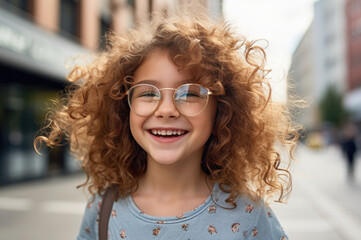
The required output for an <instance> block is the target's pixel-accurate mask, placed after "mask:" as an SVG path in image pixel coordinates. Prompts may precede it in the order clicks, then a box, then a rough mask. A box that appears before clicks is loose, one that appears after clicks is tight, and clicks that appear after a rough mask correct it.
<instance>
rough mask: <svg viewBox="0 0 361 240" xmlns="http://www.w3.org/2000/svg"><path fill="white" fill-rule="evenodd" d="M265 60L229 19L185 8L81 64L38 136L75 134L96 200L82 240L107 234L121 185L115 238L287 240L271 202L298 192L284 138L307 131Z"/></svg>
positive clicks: (54, 139)
mask: <svg viewBox="0 0 361 240" xmlns="http://www.w3.org/2000/svg"><path fill="white" fill-rule="evenodd" d="M264 63H265V54H264V50H263V49H262V48H261V47H259V46H256V45H255V44H254V43H252V42H249V41H247V40H246V39H244V38H242V37H238V36H237V35H236V34H234V33H233V32H232V31H231V29H230V27H229V26H228V25H227V24H224V23H212V21H211V20H210V19H208V18H207V17H206V16H204V15H202V14H198V15H197V17H195V16H193V17H192V16H188V15H186V14H182V15H181V16H171V17H168V18H166V19H163V20H160V21H158V20H154V22H153V24H152V27H151V28H149V29H148V31H145V30H142V31H141V30H139V31H133V32H130V33H128V34H127V35H124V36H123V35H122V36H119V35H115V34H111V35H110V36H108V48H107V50H106V51H105V52H103V53H101V54H100V55H99V56H98V57H97V58H95V60H94V61H93V62H92V63H91V64H89V65H87V66H86V67H81V66H77V67H75V68H74V69H73V70H72V72H71V73H70V74H69V80H70V81H71V82H73V84H74V86H75V87H74V88H72V90H71V91H69V94H68V96H67V99H66V101H65V104H63V106H62V107H61V108H59V109H58V110H56V111H55V113H54V114H53V115H52V116H50V117H49V119H48V120H49V124H48V132H49V134H48V135H46V136H40V137H38V138H37V139H36V141H35V143H36V144H41V143H42V142H45V143H46V144H47V145H48V146H53V145H57V144H60V143H61V141H62V136H63V135H62V134H63V133H65V136H66V137H67V138H68V139H69V141H70V147H71V151H72V153H74V154H75V156H76V157H77V158H79V159H80V160H81V161H82V167H83V169H84V171H85V172H86V174H87V177H88V178H87V180H86V182H85V183H84V184H83V185H84V186H85V185H87V186H88V189H89V191H90V193H92V196H93V198H92V199H91V200H90V201H89V203H88V205H87V207H86V210H85V214H84V218H83V222H82V224H81V228H80V232H79V235H78V238H77V239H78V240H83V239H97V236H98V223H97V221H98V214H99V209H100V206H101V203H102V197H103V194H104V191H105V190H106V189H107V188H108V187H109V186H110V185H113V186H116V188H117V196H116V199H115V200H116V201H115V202H114V205H113V208H112V214H111V216H110V219H109V226H108V239H185V240H186V239H194V240H203V239H228V240H230V239H277V240H281V239H282V240H284V239H288V238H287V235H286V234H285V232H284V231H283V229H282V227H281V226H280V223H279V222H278V220H277V218H276V216H275V215H274V213H273V212H272V211H271V209H270V208H269V207H268V205H267V204H265V202H264V200H263V199H265V198H267V199H269V198H271V197H277V200H278V201H280V200H282V199H283V198H284V197H285V196H286V195H287V194H288V193H289V191H290V174H289V172H288V171H287V167H282V166H281V165H282V164H281V160H280V153H279V151H278V150H277V149H276V148H275V145H276V144H277V145H282V144H283V145H285V146H290V147H291V148H289V149H292V147H293V146H294V145H295V143H296V140H297V128H295V127H293V125H292V124H291V121H290V120H289V116H288V114H287V111H286V108H285V106H284V105H282V104H278V103H275V102H273V101H272V99H271V98H270V97H271V90H270V85H269V83H268V79H267V78H266V75H267V72H268V71H267V70H265V69H264ZM289 153H290V154H291V153H292V150H289ZM291 155H292V154H291ZM286 166H287V165H286Z"/></svg>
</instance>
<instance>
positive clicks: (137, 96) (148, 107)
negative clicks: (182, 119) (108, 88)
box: [127, 83, 212, 117]
mask: <svg viewBox="0 0 361 240" xmlns="http://www.w3.org/2000/svg"><path fill="white" fill-rule="evenodd" d="M164 90H172V91H174V94H173V103H174V105H175V106H176V108H177V110H178V111H179V112H180V113H182V114H183V115H185V116H195V115H198V114H200V113H201V112H202V111H203V110H204V109H205V108H206V106H207V104H208V100H209V95H211V94H212V92H211V91H209V89H208V88H205V87H203V86H201V85H198V84H194V83H190V84H184V85H181V86H179V87H178V88H160V89H159V88H157V87H155V86H153V85H151V84H137V85H135V86H133V87H131V88H130V89H129V90H128V91H127V95H128V104H129V107H130V109H131V110H132V111H133V112H134V113H135V114H137V115H140V116H144V117H146V116H149V115H151V114H153V113H154V112H155V111H156V110H157V109H158V107H159V104H160V102H161V100H162V94H161V92H160V91H164Z"/></svg>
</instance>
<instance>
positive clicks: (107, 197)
mask: <svg viewBox="0 0 361 240" xmlns="http://www.w3.org/2000/svg"><path fill="white" fill-rule="evenodd" d="M115 191H116V187H115V185H111V186H110V187H109V188H107V189H106V190H105V194H104V196H103V200H102V204H101V206H100V212H99V240H107V239H108V223H109V218H110V214H111V212H112V209H113V203H114V196H115Z"/></svg>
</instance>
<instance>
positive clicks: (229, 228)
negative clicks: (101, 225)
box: [77, 184, 288, 240]
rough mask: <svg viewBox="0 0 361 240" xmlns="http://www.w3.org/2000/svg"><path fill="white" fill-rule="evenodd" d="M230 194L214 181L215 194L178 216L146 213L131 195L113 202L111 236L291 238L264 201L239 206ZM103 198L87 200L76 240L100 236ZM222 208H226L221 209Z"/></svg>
mask: <svg viewBox="0 0 361 240" xmlns="http://www.w3.org/2000/svg"><path fill="white" fill-rule="evenodd" d="M227 196H228V194H227V193H224V192H223V191H221V190H220V189H219V185H218V184H215V186H214V189H213V191H212V194H211V195H210V196H209V197H208V199H207V200H206V201H205V202H204V203H203V204H202V205H200V206H199V207H197V208H195V209H194V210H192V211H190V212H187V213H184V214H183V215H182V216H177V217H154V216H149V215H147V214H144V213H143V212H142V211H140V210H139V209H138V207H137V206H136V205H135V204H134V202H133V200H132V198H131V197H130V196H129V197H127V198H125V199H120V200H118V201H117V202H114V205H113V210H112V214H111V216H110V219H109V227H108V239H109V240H116V239H132V240H138V239H139V240H148V239H167V240H170V239H171V240H173V239H179V240H211V239H217V240H236V239H237V240H240V239H247V240H248V239H249V240H256V239H265V240H288V237H287V235H286V234H285V233H284V231H283V229H282V227H281V225H280V223H279V221H278V220H277V218H276V216H275V215H274V213H273V212H272V210H271V209H270V208H269V207H267V206H266V205H265V204H264V202H263V201H260V202H258V203H255V202H253V201H252V200H250V199H249V198H248V197H239V198H238V199H237V201H236V204H237V207H236V208H234V209H225V208H224V207H226V208H227V207H228V208H229V207H231V206H230V205H229V204H227V203H226V202H225V199H226V198H227ZM101 201H102V198H101V197H100V196H98V195H97V196H96V197H95V199H94V200H93V201H91V202H89V203H88V205H87V207H86V210H85V214H84V217H83V221H82V224H81V228H80V232H79V235H78V237H77V240H85V239H86V240H89V239H98V218H99V210H100V205H101ZM222 207H223V208H222Z"/></svg>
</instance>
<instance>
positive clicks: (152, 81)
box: [136, 79, 194, 86]
mask: <svg viewBox="0 0 361 240" xmlns="http://www.w3.org/2000/svg"><path fill="white" fill-rule="evenodd" d="M193 82H194V80H193V79H184V80H182V81H180V82H179V86H180V85H183V84H186V83H193ZM136 84H151V85H153V86H159V81H157V80H153V79H144V80H141V81H139V82H137V83H136Z"/></svg>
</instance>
